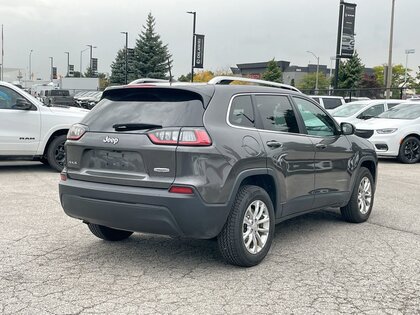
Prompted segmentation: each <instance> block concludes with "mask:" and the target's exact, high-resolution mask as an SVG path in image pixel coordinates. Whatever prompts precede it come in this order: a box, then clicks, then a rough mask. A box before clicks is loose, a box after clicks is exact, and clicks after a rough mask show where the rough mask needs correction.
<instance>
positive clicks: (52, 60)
mask: <svg viewBox="0 0 420 315" xmlns="http://www.w3.org/2000/svg"><path fill="white" fill-rule="evenodd" d="M49 58H50V60H51V77H50V78H51V82H53V79H54V75H53V67H54V58H53V57H49Z"/></svg>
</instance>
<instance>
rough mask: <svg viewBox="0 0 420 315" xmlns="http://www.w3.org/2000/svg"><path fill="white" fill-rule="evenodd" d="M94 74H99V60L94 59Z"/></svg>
mask: <svg viewBox="0 0 420 315" xmlns="http://www.w3.org/2000/svg"><path fill="white" fill-rule="evenodd" d="M92 73H93V74H98V58H92Z"/></svg>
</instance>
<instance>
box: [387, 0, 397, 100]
mask: <svg viewBox="0 0 420 315" xmlns="http://www.w3.org/2000/svg"><path fill="white" fill-rule="evenodd" d="M394 12H395V0H392V9H391V29H390V34H389V52H388V73H387V78H388V79H387V81H386V98H387V99H389V98H390V97H391V83H392V45H393V40H394Z"/></svg>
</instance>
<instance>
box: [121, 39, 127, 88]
mask: <svg viewBox="0 0 420 315" xmlns="http://www.w3.org/2000/svg"><path fill="white" fill-rule="evenodd" d="M121 34H125V84H126V85H127V84H128V32H121Z"/></svg>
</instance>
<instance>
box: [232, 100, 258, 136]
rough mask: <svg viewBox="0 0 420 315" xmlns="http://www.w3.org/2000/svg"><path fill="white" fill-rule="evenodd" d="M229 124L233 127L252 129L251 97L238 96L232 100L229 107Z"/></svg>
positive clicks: (252, 111)
mask: <svg viewBox="0 0 420 315" xmlns="http://www.w3.org/2000/svg"><path fill="white" fill-rule="evenodd" d="M229 122H230V123H231V124H232V125H235V126H241V127H251V128H252V127H254V110H253V108H252V100H251V95H240V96H236V97H234V98H233V100H232V105H231V106H230V112H229Z"/></svg>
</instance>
